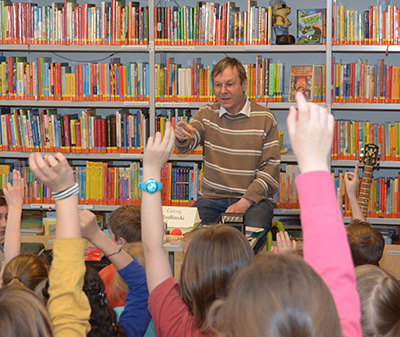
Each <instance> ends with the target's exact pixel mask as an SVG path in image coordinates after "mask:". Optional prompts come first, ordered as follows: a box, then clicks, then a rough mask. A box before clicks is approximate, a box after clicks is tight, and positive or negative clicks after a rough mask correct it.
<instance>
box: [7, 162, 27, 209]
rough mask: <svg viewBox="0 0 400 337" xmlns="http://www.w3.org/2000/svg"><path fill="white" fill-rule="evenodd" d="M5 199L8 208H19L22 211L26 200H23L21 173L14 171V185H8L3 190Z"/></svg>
mask: <svg viewBox="0 0 400 337" xmlns="http://www.w3.org/2000/svg"><path fill="white" fill-rule="evenodd" d="M3 192H4V197H5V198H6V201H7V206H8V207H17V208H21V209H22V205H23V203H24V200H23V198H22V179H21V172H19V171H17V170H13V184H12V185H11V184H10V183H7V186H6V187H5V188H3Z"/></svg>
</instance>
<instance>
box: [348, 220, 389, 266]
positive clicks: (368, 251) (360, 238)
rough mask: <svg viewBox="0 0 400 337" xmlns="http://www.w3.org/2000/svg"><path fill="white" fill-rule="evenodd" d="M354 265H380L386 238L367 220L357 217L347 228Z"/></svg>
mask: <svg viewBox="0 0 400 337" xmlns="http://www.w3.org/2000/svg"><path fill="white" fill-rule="evenodd" d="M346 232H347V238H348V240H349V245H350V250H351V255H352V257H353V262H354V266H355V267H357V266H361V265H364V264H372V265H374V266H378V265H379V260H380V259H381V258H382V254H383V249H384V248H385V240H384V238H383V235H382V233H381V232H380V231H378V230H377V229H375V228H373V227H372V226H371V224H369V223H368V222H366V221H362V220H358V219H355V220H353V221H352V222H351V223H350V224H349V225H348V226H347V228H346Z"/></svg>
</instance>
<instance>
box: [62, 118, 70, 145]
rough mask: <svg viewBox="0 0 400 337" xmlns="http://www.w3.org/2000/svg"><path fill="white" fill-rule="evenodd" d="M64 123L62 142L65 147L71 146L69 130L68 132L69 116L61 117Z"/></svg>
mask: <svg viewBox="0 0 400 337" xmlns="http://www.w3.org/2000/svg"><path fill="white" fill-rule="evenodd" d="M62 117H63V121H64V142H65V146H71V130H70V123H69V120H70V118H69V115H63V116H62Z"/></svg>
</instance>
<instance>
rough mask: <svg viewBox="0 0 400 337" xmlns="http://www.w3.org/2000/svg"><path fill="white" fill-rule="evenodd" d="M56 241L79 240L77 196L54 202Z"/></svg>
mask: <svg viewBox="0 0 400 337" xmlns="http://www.w3.org/2000/svg"><path fill="white" fill-rule="evenodd" d="M56 219H57V225H56V228H57V230H56V239H67V238H80V237H81V229H80V227H79V215H78V195H77V194H74V195H72V196H70V197H68V198H65V199H62V200H57V201H56Z"/></svg>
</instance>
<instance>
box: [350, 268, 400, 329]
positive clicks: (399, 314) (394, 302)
mask: <svg viewBox="0 0 400 337" xmlns="http://www.w3.org/2000/svg"><path fill="white" fill-rule="evenodd" d="M356 277H357V291H358V294H359V295H360V301H361V327H362V331H363V336H380V337H398V336H400V283H399V281H398V280H397V279H396V278H395V277H394V276H393V275H392V274H390V273H389V272H388V271H386V270H384V269H381V268H379V267H377V266H372V265H364V266H359V267H357V268H356Z"/></svg>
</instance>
